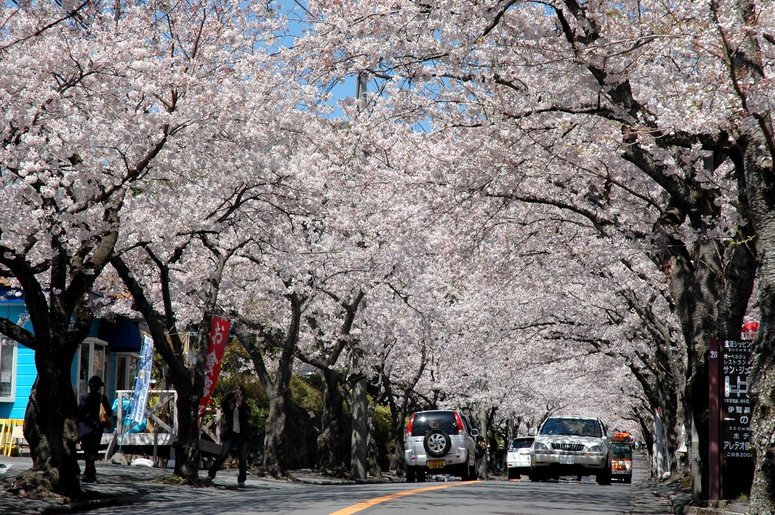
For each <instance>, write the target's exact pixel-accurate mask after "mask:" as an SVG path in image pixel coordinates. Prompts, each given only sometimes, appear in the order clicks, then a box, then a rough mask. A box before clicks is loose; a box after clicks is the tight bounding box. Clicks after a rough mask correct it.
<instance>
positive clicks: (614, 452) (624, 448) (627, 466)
mask: <svg viewBox="0 0 775 515" xmlns="http://www.w3.org/2000/svg"><path fill="white" fill-rule="evenodd" d="M611 477H612V479H617V480H620V481H624V482H625V483H632V437H631V436H630V433H624V432H622V433H620V432H616V433H614V437H613V438H612V439H611Z"/></svg>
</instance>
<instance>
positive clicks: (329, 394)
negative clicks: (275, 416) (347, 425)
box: [297, 291, 365, 470]
mask: <svg viewBox="0 0 775 515" xmlns="http://www.w3.org/2000/svg"><path fill="white" fill-rule="evenodd" d="M324 293H326V294H327V295H328V296H330V297H331V298H332V299H334V300H335V301H336V302H338V303H339V304H340V305H341V306H342V308H343V310H344V320H343V322H342V327H341V330H340V337H339V338H337V340H336V342H335V343H334V345H333V347H332V348H330V349H329V350H328V351H327V352H326V353H325V357H322V358H321V357H315V358H310V357H308V356H306V355H305V354H303V353H301V352H300V353H299V354H298V355H297V357H298V358H299V359H300V360H301V361H303V362H304V363H307V364H309V365H312V366H314V367H315V368H317V369H318V370H320V371H321V373H322V374H323V416H322V417H321V431H320V435H319V436H318V461H317V464H316V467H317V468H318V469H320V470H337V469H341V468H342V467H344V468H346V469H349V467H347V466H346V464H345V463H344V457H343V454H344V453H343V452H342V449H341V447H342V443H341V442H342V431H341V420H342V413H343V410H344V408H343V402H344V396H343V395H342V392H341V390H340V387H341V386H342V385H343V384H344V380H343V378H342V376H341V374H340V373H339V371H338V370H336V369H335V367H336V364H337V362H338V361H339V357H340V356H341V354H342V352H343V351H344V350H345V348H346V347H347V345H348V343H349V344H350V345H352V346H355V345H356V344H355V343H354V342H351V341H350V339H349V335H350V330H351V329H352V325H353V322H354V321H355V316H356V314H357V312H358V306H359V305H360V303H361V301H362V300H363V297H364V295H365V294H364V292H362V291H359V292H358V293H357V294H356V295H355V297H354V298H353V299H352V301H351V302H347V301H346V300H342V299H340V298H339V297H338V296H337V295H335V294H333V293H331V292H324ZM307 322H308V323H309V325H310V327H311V328H312V330H313V332H314V331H315V330H316V329H317V327H318V324H317V321H316V320H315V319H314V318H313V317H308V318H307ZM318 346H319V347H320V348H324V345H323V342H319V345H318ZM348 454H349V453H348Z"/></svg>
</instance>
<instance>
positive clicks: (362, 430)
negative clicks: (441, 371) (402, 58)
mask: <svg viewBox="0 0 775 515" xmlns="http://www.w3.org/2000/svg"><path fill="white" fill-rule="evenodd" d="M355 95H356V97H357V98H358V100H364V99H365V97H366V73H365V72H361V73H359V74H358V85H357V87H356V90H355ZM356 356H357V355H356ZM357 361H358V358H357V357H355V358H354V359H353V365H356V364H357ZM353 369H354V371H355V373H357V370H355V369H356V367H355V366H354V367H353ZM367 386H368V385H367V383H366V377H365V376H363V377H361V378H360V379H358V380H357V381H356V383H355V385H354V387H353V392H352V404H351V412H352V432H351V438H350V452H351V457H350V472H351V473H352V476H353V479H355V480H356V481H365V480H366V476H367V474H368V467H367V458H368V442H369V421H368V417H369V415H368V402H369V400H368V396H367V395H366V390H367Z"/></svg>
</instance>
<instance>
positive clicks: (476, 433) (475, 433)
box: [471, 429, 479, 437]
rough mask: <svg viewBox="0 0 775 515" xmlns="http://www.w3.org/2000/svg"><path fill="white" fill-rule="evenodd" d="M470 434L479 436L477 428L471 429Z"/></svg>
mask: <svg viewBox="0 0 775 515" xmlns="http://www.w3.org/2000/svg"><path fill="white" fill-rule="evenodd" d="M471 436H473V437H477V436H479V430H478V429H472V430H471Z"/></svg>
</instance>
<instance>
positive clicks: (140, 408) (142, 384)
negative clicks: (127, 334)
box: [128, 335, 153, 424]
mask: <svg viewBox="0 0 775 515" xmlns="http://www.w3.org/2000/svg"><path fill="white" fill-rule="evenodd" d="M152 364H153V338H151V337H150V336H148V335H145V339H144V340H143V348H142V350H141V351H140V364H139V366H138V368H137V378H135V389H134V391H133V392H132V410H131V411H130V412H129V417H128V418H129V420H131V421H132V422H137V423H138V424H139V423H140V422H142V421H143V419H144V418H145V408H146V404H148V390H150V388H151V365H152Z"/></svg>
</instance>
